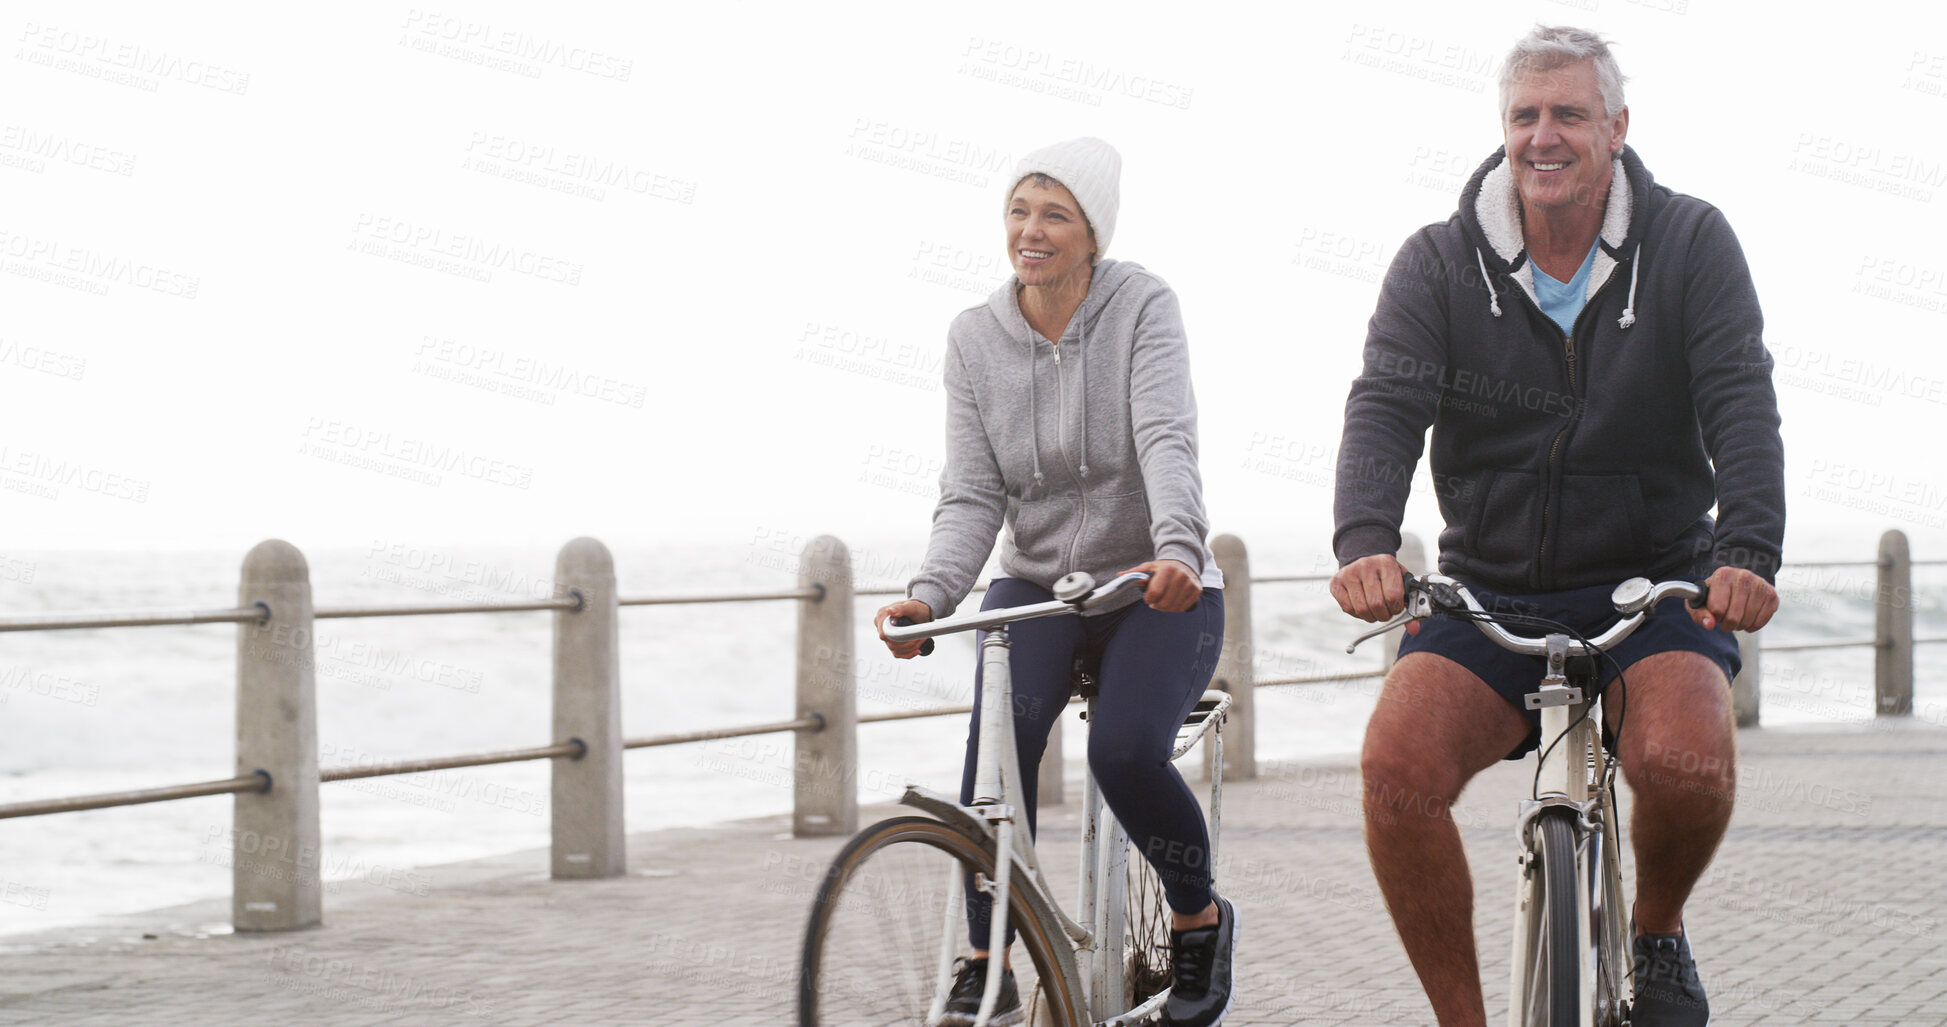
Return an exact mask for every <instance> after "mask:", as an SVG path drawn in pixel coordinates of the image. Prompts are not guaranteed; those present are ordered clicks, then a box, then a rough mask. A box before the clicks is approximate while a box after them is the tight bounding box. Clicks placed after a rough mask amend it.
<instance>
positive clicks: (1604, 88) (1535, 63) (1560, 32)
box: [1501, 25, 1624, 118]
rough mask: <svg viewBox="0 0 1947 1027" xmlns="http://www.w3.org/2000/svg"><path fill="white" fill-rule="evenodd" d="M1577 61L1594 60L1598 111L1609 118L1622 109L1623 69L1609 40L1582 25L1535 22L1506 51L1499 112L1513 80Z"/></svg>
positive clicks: (1505, 105)
mask: <svg viewBox="0 0 1947 1027" xmlns="http://www.w3.org/2000/svg"><path fill="white" fill-rule="evenodd" d="M1578 61H1593V62H1595V84H1596V89H1597V90H1599V91H1600V92H1601V93H1602V108H1603V110H1602V115H1603V117H1606V118H1613V117H1615V116H1616V115H1617V114H1620V113H1622V109H1623V81H1624V79H1623V73H1622V69H1621V68H1620V67H1617V66H1616V56H1615V55H1614V54H1612V53H1610V52H1609V41H1608V40H1606V39H1603V38H1602V37H1601V36H1598V35H1596V34H1595V33H1593V32H1590V31H1587V30H1586V29H1578V28H1569V27H1568V26H1565V25H1536V26H1535V28H1534V31H1532V32H1530V33H1528V34H1527V35H1525V36H1523V37H1521V41H1520V42H1518V43H1516V44H1514V49H1512V50H1509V51H1508V59H1507V62H1506V63H1505V64H1503V65H1502V66H1501V114H1502V115H1503V116H1506V114H1507V112H1508V96H1509V94H1511V93H1513V92H1514V80H1515V79H1517V78H1520V77H1521V76H1523V75H1526V74H1529V73H1531V72H1537V71H1554V70H1555V69H1556V68H1560V67H1563V66H1566V65H1570V64H1574V63H1576V62H1578Z"/></svg>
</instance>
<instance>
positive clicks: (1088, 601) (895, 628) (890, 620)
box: [875, 571, 1149, 660]
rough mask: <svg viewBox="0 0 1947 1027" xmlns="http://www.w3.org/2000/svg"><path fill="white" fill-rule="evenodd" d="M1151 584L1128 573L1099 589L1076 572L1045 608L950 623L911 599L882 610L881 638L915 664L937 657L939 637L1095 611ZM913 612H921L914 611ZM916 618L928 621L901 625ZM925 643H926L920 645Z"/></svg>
mask: <svg viewBox="0 0 1947 1027" xmlns="http://www.w3.org/2000/svg"><path fill="white" fill-rule="evenodd" d="M1148 582H1149V575H1148V574H1147V573H1146V572H1143V571H1127V572H1124V573H1122V574H1118V575H1116V576H1115V577H1114V578H1113V579H1111V580H1110V581H1109V583H1108V584H1106V585H1103V586H1101V587H1100V588H1098V587H1096V585H1095V579H1094V578H1093V577H1091V576H1089V575H1088V574H1085V573H1082V572H1081V571H1076V572H1075V573H1073V574H1070V575H1068V576H1066V577H1064V578H1062V579H1061V580H1060V581H1057V582H1055V587H1054V595H1055V597H1054V598H1053V599H1051V600H1049V601H1047V602H1045V603H1030V604H1028V605H1026V606H1009V607H1003V608H1001V609H998V610H980V611H977V612H974V613H967V614H961V615H960V616H958V617H948V618H947V619H945V620H933V619H932V611H931V609H929V608H928V607H927V606H926V604H925V603H922V602H918V601H917V600H912V599H908V600H905V601H904V602H898V603H893V604H891V605H889V606H886V607H884V608H882V609H881V610H880V611H879V614H878V617H877V618H876V620H875V623H876V624H877V625H878V628H879V637H880V638H881V639H883V640H885V643H886V647H887V648H889V649H891V650H892V654H893V655H894V656H897V657H899V658H900V659H902V660H904V659H911V658H912V657H914V656H924V655H926V654H927V653H929V652H931V651H932V649H931V648H930V647H931V645H932V641H931V640H932V639H933V638H934V637H936V636H939V635H950V634H953V633H954V632H958V631H983V630H986V629H989V628H997V627H1000V626H1001V625H1003V624H1012V623H1014V622H1016V621H1024V620H1034V619H1036V618H1039V617H1060V616H1064V615H1066V614H1074V613H1081V612H1083V611H1086V610H1093V609H1095V608H1097V607H1099V606H1101V605H1102V604H1104V603H1106V602H1108V601H1109V600H1110V599H1112V598H1114V597H1115V596H1117V595H1119V594H1120V593H1122V592H1123V591H1124V590H1125V589H1129V588H1133V587H1135V586H1138V585H1146V584H1148ZM913 607H918V608H919V609H918V610H913V609H912V608H913ZM912 613H923V614H924V619H921V618H917V617H915V618H912V620H911V622H908V623H901V622H902V621H906V620H907V618H908V617H910V616H911V614H912ZM922 639H925V640H926V641H925V642H924V643H923V644H920V645H915V643H918V642H920V640H922Z"/></svg>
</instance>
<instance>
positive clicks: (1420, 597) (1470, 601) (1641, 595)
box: [1345, 574, 1710, 656]
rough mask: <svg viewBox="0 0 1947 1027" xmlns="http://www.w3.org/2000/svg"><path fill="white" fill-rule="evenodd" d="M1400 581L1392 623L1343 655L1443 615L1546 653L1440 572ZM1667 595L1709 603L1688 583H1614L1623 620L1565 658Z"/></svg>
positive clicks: (1639, 618)
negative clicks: (1402, 597)
mask: <svg viewBox="0 0 1947 1027" xmlns="http://www.w3.org/2000/svg"><path fill="white" fill-rule="evenodd" d="M1404 580H1405V585H1406V608H1405V609H1403V610H1401V611H1400V612H1399V613H1398V614H1397V615H1396V616H1394V617H1393V619H1392V620H1389V621H1387V622H1386V623H1384V624H1381V625H1380V626H1378V627H1376V628H1374V629H1372V630H1371V631H1368V632H1366V633H1365V634H1362V635H1360V636H1359V637H1358V638H1355V639H1353V640H1352V644H1351V645H1348V646H1346V647H1345V651H1346V652H1348V653H1350V652H1351V651H1352V650H1354V649H1356V648H1358V646H1359V643H1361V642H1364V641H1365V640H1366V639H1368V638H1373V637H1376V636H1378V635H1383V634H1385V633H1386V632H1388V631H1391V630H1393V629H1394V628H1396V627H1399V626H1400V625H1402V624H1405V623H1406V622H1407V621H1411V620H1419V619H1420V618H1422V617H1431V616H1433V615H1434V614H1447V615H1449V616H1456V617H1460V618H1461V619H1463V620H1468V621H1472V622H1473V624H1474V626H1475V627H1477V628H1479V629H1481V633H1482V634H1484V635H1486V636H1487V637H1488V638H1491V639H1493V640H1494V641H1495V642H1496V643H1497V644H1498V645H1500V646H1501V648H1503V649H1506V650H1508V651H1510V652H1516V653H1522V654H1524V655H1527V656H1546V655H1548V643H1547V641H1546V640H1545V639H1541V638H1530V637H1527V636H1523V635H1517V634H1514V633H1513V632H1511V631H1509V630H1508V629H1506V628H1504V627H1502V626H1501V625H1500V624H1497V623H1495V621H1494V617H1495V616H1496V615H1495V614H1494V613H1491V612H1489V611H1488V610H1486V609H1485V608H1483V607H1482V606H1481V604H1480V601H1479V600H1477V599H1475V598H1474V594H1473V593H1472V592H1470V591H1468V589H1467V586H1466V585H1463V584H1461V583H1460V582H1458V581H1455V580H1454V579H1452V578H1449V577H1447V576H1446V575H1444V574H1429V575H1427V576H1425V577H1424V578H1415V577H1414V576H1413V575H1411V574H1407V575H1406V576H1405V579H1404ZM1671 596H1682V597H1683V598H1684V599H1685V601H1686V602H1687V603H1688V604H1689V605H1690V606H1691V607H1692V608H1693V609H1694V608H1697V607H1701V606H1703V605H1704V603H1705V602H1706V601H1708V600H1709V598H1710V590H1709V589H1708V588H1706V587H1705V586H1704V585H1702V584H1699V583H1697V582H1692V581H1675V580H1673V581H1660V582H1657V583H1655V584H1651V583H1650V580H1649V579H1648V578H1630V579H1629V580H1628V581H1625V582H1623V583H1622V584H1620V585H1617V586H1616V590H1615V591H1614V592H1613V593H1611V594H1610V596H1609V601H1610V603H1611V604H1613V605H1614V606H1615V608H1616V612H1617V613H1619V614H1622V615H1623V619H1622V620H1619V621H1617V622H1616V623H1615V624H1613V625H1611V626H1610V628H1609V630H1607V631H1604V632H1603V633H1602V634H1600V635H1597V636H1596V637H1594V638H1591V639H1589V642H1588V644H1587V645H1584V644H1582V643H1581V642H1579V641H1576V640H1574V639H1571V640H1569V643H1568V654H1569V655H1570V656H1586V655H1589V654H1591V653H1596V652H1601V651H1603V650H1606V649H1608V648H1610V647H1611V646H1614V645H1616V644H1617V643H1619V642H1621V641H1622V640H1623V639H1625V638H1628V637H1629V636H1630V635H1631V634H1633V633H1634V632H1635V631H1636V629H1637V628H1638V627H1640V626H1642V623H1643V619H1644V618H1645V617H1647V616H1649V613H1650V611H1651V610H1652V609H1653V608H1654V607H1655V606H1656V604H1657V603H1659V602H1661V601H1663V600H1664V599H1667V598H1669V597H1671Z"/></svg>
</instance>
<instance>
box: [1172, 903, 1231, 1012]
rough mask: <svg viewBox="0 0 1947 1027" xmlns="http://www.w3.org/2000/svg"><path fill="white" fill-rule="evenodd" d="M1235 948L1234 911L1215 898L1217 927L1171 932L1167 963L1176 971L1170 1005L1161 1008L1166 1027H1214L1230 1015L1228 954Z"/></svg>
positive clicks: (1227, 904) (1229, 905)
mask: <svg viewBox="0 0 1947 1027" xmlns="http://www.w3.org/2000/svg"><path fill="white" fill-rule="evenodd" d="M1236 948H1237V910H1236V909H1235V908H1234V907H1232V906H1231V904H1230V900H1229V899H1226V898H1224V897H1223V896H1221V895H1220V896H1218V897H1217V923H1216V925H1215V926H1213V927H1199V928H1197V929H1195V930H1193V931H1171V932H1170V954H1171V955H1170V961H1171V962H1172V963H1173V964H1174V968H1175V971H1176V974H1175V978H1176V979H1175V981H1174V982H1172V983H1171V985H1170V998H1169V1001H1168V1002H1166V1003H1164V1004H1163V1023H1164V1024H1166V1025H1168V1027H1217V1025H1218V1024H1220V1023H1223V1022H1224V1017H1225V1016H1228V1015H1229V1014H1230V1000H1231V992H1230V976H1231V974H1230V964H1231V953H1232V952H1233V950H1235V949H1236Z"/></svg>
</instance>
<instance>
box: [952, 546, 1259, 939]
mask: <svg viewBox="0 0 1947 1027" xmlns="http://www.w3.org/2000/svg"><path fill="white" fill-rule="evenodd" d="M1051 598H1053V597H1052V596H1050V595H1049V594H1048V591H1047V590H1046V589H1043V588H1041V587H1040V586H1038V585H1035V584H1033V583H1031V582H1027V581H1023V580H1021V579H1019V578H997V579H995V580H994V582H993V584H992V585H990V586H989V587H988V589H987V598H986V600H985V601H984V602H982V603H981V607H980V608H981V609H983V610H991V609H993V608H995V607H998V606H1020V605H1023V604H1026V603H1045V602H1047V601H1048V600H1049V599H1051ZM1008 633H1009V635H1010V636H1011V639H1012V642H1013V654H1012V657H1011V658H1010V659H1009V661H1008V662H1009V667H1010V669H1011V670H1012V672H1013V679H1014V681H1013V685H1014V745H1015V748H1016V750H1017V752H1018V753H1019V755H1020V758H1021V785H1022V792H1023V793H1024V794H1023V795H1022V800H1023V803H1024V805H1026V807H1027V817H1028V830H1029V831H1030V832H1032V831H1033V830H1034V825H1035V798H1036V785H1037V783H1038V782H1039V780H1040V776H1041V754H1042V751H1043V750H1045V749H1046V748H1047V747H1048V732H1049V730H1050V729H1051V728H1053V726H1054V723H1055V718H1056V717H1059V716H1061V714H1062V712H1063V711H1064V710H1066V709H1067V707H1068V696H1069V691H1070V688H1069V686H1070V683H1071V680H1072V668H1073V666H1074V663H1075V658H1076V657H1077V656H1086V657H1088V658H1090V662H1091V663H1093V662H1094V660H1095V659H1096V658H1099V659H1100V661H1101V663H1100V667H1101V670H1100V672H1099V673H1098V675H1097V677H1096V681H1097V682H1098V685H1099V696H1098V698H1097V699H1096V702H1095V714H1094V718H1093V720H1091V721H1090V723H1089V731H1088V766H1089V769H1090V770H1091V771H1093V772H1094V773H1095V779H1096V781H1097V782H1098V783H1099V784H1100V785H1101V788H1102V798H1103V800H1104V801H1106V802H1107V803H1108V806H1109V809H1110V810H1111V811H1112V812H1114V813H1115V817H1116V819H1117V820H1119V821H1121V822H1122V826H1123V829H1124V830H1126V831H1128V832H1129V837H1130V840H1131V841H1132V842H1134V843H1135V846H1136V851H1138V852H1141V853H1142V854H1143V855H1144V856H1146V857H1147V858H1148V859H1149V864H1150V865H1151V866H1153V867H1155V868H1156V876H1157V877H1158V878H1159V879H1161V881H1162V882H1163V891H1164V894H1165V895H1166V897H1167V898H1168V901H1169V904H1170V908H1171V909H1173V910H1175V911H1176V912H1178V913H1183V914H1186V915H1188V914H1193V913H1199V912H1202V911H1203V909H1204V908H1205V907H1207V906H1209V905H1210V902H1211V899H1212V897H1213V896H1212V893H1211V890H1210V870H1211V868H1210V860H1209V852H1210V833H1209V831H1208V830H1207V829H1206V827H1205V826H1204V820H1203V809H1202V807H1200V806H1198V805H1197V799H1196V796H1195V795H1193V794H1191V792H1190V786H1189V785H1187V784H1185V783H1184V782H1183V775H1181V774H1179V773H1177V771H1176V767H1175V765H1173V764H1171V763H1170V760H1169V756H1170V750H1171V749H1173V748H1175V747H1176V732H1177V729H1178V728H1179V727H1181V726H1182V724H1183V718H1184V717H1185V716H1186V715H1188V714H1189V712H1190V710H1191V708H1192V707H1194V706H1195V705H1196V702H1197V700H1198V699H1199V698H1201V697H1202V696H1203V690H1204V688H1205V687H1206V686H1208V685H1209V684H1210V677H1211V675H1212V674H1214V673H1215V672H1216V670H1217V656H1218V653H1219V651H1220V650H1221V649H1222V648H1223V641H1224V593H1223V590H1222V589H1215V588H1207V589H1204V590H1203V595H1202V596H1201V597H1200V598H1199V599H1198V600H1197V605H1196V606H1194V607H1192V608H1191V609H1189V610H1187V611H1185V612H1183V613H1159V612H1157V611H1156V610H1152V609H1150V608H1149V607H1148V606H1147V605H1146V604H1144V603H1143V602H1141V601H1140V600H1138V601H1137V602H1135V603H1132V604H1130V605H1128V606H1125V607H1123V608H1121V609H1119V610H1116V611H1114V612H1113V613H1105V614H1102V615H1100V616H1095V617H1047V618H1043V619H1041V620H1028V621H1021V622H1020V623H1017V624H1012V625H1009V626H1008ZM979 681H980V670H979V668H978V665H976V668H975V671H974V682H975V691H974V712H973V723H972V726H971V727H970V728H969V729H968V731H967V763H966V770H965V773H964V775H963V776H962V777H961V779H960V801H961V802H962V803H968V802H971V801H973V778H974V762H975V759H976V757H977V755H978V753H979V744H980V706H979V703H980V691H979ZM966 894H967V896H968V900H967V921H968V925H969V931H968V936H969V940H971V941H972V942H973V945H974V947H975V948H977V949H984V948H986V947H987V942H988V930H989V920H988V916H987V914H988V908H989V907H990V906H991V905H992V900H991V899H989V898H988V897H987V896H985V895H982V894H980V893H979V892H977V891H975V890H974V889H973V888H972V886H971V882H969V886H968V888H967V891H966ZM1013 938H1014V930H1013V927H1012V925H1010V926H1009V928H1008V940H1009V941H1012V940H1013Z"/></svg>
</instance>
